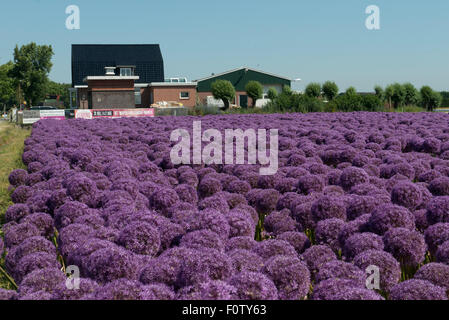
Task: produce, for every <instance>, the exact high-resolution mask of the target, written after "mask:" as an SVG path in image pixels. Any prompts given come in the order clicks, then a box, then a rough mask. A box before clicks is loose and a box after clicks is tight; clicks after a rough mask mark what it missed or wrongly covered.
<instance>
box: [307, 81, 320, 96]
mask: <svg viewBox="0 0 449 320" xmlns="http://www.w3.org/2000/svg"><path fill="white" fill-rule="evenodd" d="M305 93H306V96H308V97H311V98H318V97H319V96H320V95H321V85H320V84H319V83H316V82H312V83H309V84H308V85H307V87H306V92H305Z"/></svg>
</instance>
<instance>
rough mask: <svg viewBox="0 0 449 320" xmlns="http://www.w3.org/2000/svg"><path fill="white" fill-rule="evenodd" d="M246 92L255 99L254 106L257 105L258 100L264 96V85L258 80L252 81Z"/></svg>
mask: <svg viewBox="0 0 449 320" xmlns="http://www.w3.org/2000/svg"><path fill="white" fill-rule="evenodd" d="M245 91H246V94H247V95H248V97H250V98H251V99H252V100H253V105H252V106H253V107H255V106H256V101H257V100H258V99H261V98H262V94H263V87H262V85H261V84H260V82H258V81H250V82H248V83H247V85H246V87H245Z"/></svg>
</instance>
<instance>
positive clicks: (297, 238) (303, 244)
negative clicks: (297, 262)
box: [276, 231, 311, 254]
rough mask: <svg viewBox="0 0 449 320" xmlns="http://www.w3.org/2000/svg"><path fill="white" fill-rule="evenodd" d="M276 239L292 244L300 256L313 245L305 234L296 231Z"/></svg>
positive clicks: (285, 233)
mask: <svg viewBox="0 0 449 320" xmlns="http://www.w3.org/2000/svg"><path fill="white" fill-rule="evenodd" d="M276 239H278V240H284V241H287V242H288V243H290V244H291V245H292V246H293V247H294V248H295V250H296V252H297V253H298V254H302V253H303V252H304V251H305V250H306V249H308V248H309V247H310V245H311V244H310V240H309V238H307V236H306V235H305V234H304V233H301V232H296V231H288V232H284V233H281V234H280V235H279V236H278V237H277V238H276Z"/></svg>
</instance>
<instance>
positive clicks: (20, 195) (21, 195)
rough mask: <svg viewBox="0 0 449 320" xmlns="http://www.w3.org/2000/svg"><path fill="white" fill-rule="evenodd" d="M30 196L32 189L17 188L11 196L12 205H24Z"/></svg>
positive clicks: (26, 187)
mask: <svg viewBox="0 0 449 320" xmlns="http://www.w3.org/2000/svg"><path fill="white" fill-rule="evenodd" d="M31 196H32V189H31V188H30V187H28V186H18V187H17V188H16V189H15V190H14V191H13V193H12V194H11V200H12V202H13V203H26V202H27V200H28V199H29V198H30V197H31Z"/></svg>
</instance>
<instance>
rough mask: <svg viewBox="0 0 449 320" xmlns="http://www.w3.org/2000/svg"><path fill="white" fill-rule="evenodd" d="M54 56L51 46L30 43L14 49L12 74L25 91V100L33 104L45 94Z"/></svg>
mask: <svg viewBox="0 0 449 320" xmlns="http://www.w3.org/2000/svg"><path fill="white" fill-rule="evenodd" d="M52 56H53V49H52V47H51V46H46V45H42V46H40V45H37V44H36V43H34V42H32V43H30V44H27V45H24V46H22V47H20V49H19V47H18V46H17V45H16V47H15V49H14V67H13V68H12V70H11V71H10V73H9V74H10V76H11V77H13V78H14V80H15V82H16V84H17V85H18V87H19V88H20V89H21V90H22V91H23V94H24V97H25V100H26V101H27V103H28V105H29V106H31V105H32V103H33V102H37V101H39V100H41V99H42V98H43V97H44V95H45V88H46V85H47V81H48V74H49V73H50V70H51V67H52V65H53V64H52V63H51V58H52Z"/></svg>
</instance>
